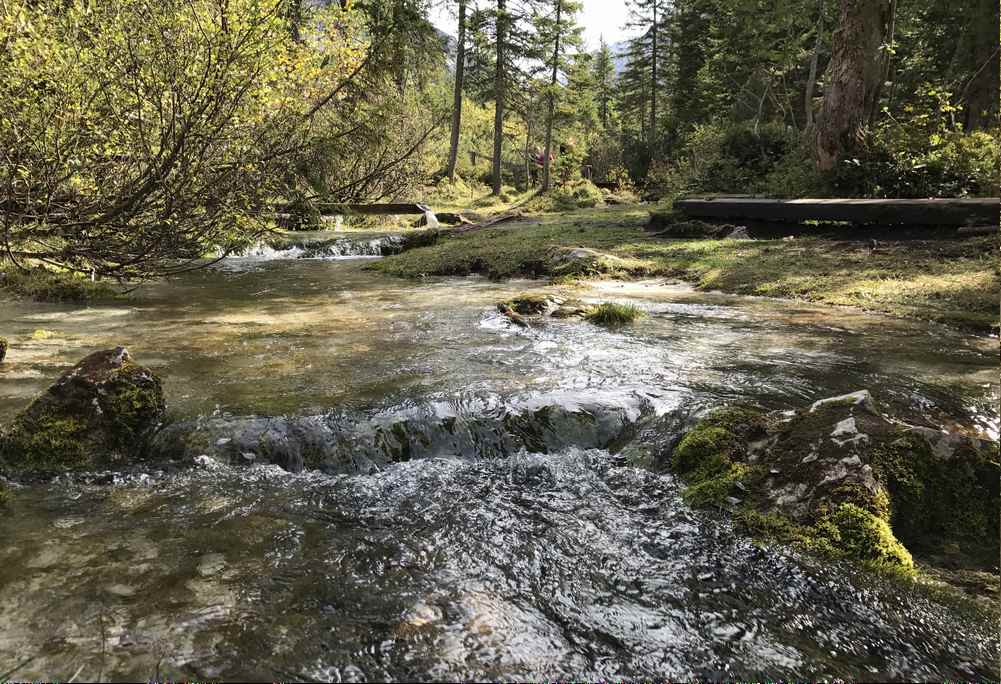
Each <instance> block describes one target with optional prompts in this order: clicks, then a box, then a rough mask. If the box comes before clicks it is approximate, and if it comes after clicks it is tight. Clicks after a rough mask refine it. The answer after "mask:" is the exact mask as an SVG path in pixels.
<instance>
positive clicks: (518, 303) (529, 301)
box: [498, 293, 556, 316]
mask: <svg viewBox="0 0 1001 684" xmlns="http://www.w3.org/2000/svg"><path fill="white" fill-rule="evenodd" d="M555 306H556V304H555V302H554V301H553V300H552V299H551V298H550V297H547V296H546V295H543V294H534V293H523V294H520V295H518V296H517V297H514V298H513V299H509V300H508V301H506V302H502V303H501V304H499V305H498V307H508V308H510V309H511V310H512V311H514V312H515V313H517V314H520V315H522V316H541V315H543V314H545V313H547V312H548V311H549V310H550V309H552V308H554V307H555Z"/></svg>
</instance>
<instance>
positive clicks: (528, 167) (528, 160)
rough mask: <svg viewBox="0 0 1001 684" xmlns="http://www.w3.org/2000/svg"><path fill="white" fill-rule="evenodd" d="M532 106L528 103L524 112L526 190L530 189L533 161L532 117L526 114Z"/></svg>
mask: <svg viewBox="0 0 1001 684" xmlns="http://www.w3.org/2000/svg"><path fill="white" fill-rule="evenodd" d="M531 106H532V103H531V102H529V103H528V107H526V110H525V188H526V189H528V188H530V187H532V164H534V163H535V161H534V160H533V159H532V116H531V114H529V113H528V108H530V107H531Z"/></svg>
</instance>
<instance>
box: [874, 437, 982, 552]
mask: <svg viewBox="0 0 1001 684" xmlns="http://www.w3.org/2000/svg"><path fill="white" fill-rule="evenodd" d="M871 458H872V467H873V472H874V473H875V475H876V477H878V478H879V480H880V481H881V482H884V483H885V484H886V487H887V489H888V490H889V492H890V496H891V499H892V505H891V514H890V518H889V519H890V520H891V521H892V524H893V528H894V530H895V531H896V532H897V534H898V535H899V536H900V538H901V539H902V540H904V542H905V543H907V544H908V545H909V546H913V547H916V548H922V549H928V550H939V549H943V548H946V547H947V546H949V545H954V546H955V545H959V546H961V547H966V548H971V549H972V550H974V551H986V552H987V553H988V554H989V555H991V556H993V557H994V560H995V561H996V556H997V550H998V536H999V532H1001V530H999V517H1001V506H999V498H1001V497H999V489H1001V484H999V482H1001V469H999V466H998V459H997V452H996V450H995V451H993V452H991V451H989V450H983V451H977V450H975V449H974V448H972V447H968V448H964V449H961V450H960V451H958V452H957V453H955V454H953V456H952V457H951V458H948V459H946V458H942V457H940V456H937V455H935V454H934V453H933V452H932V449H931V447H930V446H929V444H928V442H927V441H926V440H925V439H924V438H923V437H921V436H920V435H918V434H915V433H903V434H901V435H900V436H899V437H898V438H897V439H895V440H893V441H890V442H885V443H882V444H879V445H877V446H876V447H875V448H874V449H873V450H872V454H871Z"/></svg>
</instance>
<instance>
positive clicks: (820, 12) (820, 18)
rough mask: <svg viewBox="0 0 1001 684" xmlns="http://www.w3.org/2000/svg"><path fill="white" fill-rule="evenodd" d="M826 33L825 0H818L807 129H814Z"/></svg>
mask: <svg viewBox="0 0 1001 684" xmlns="http://www.w3.org/2000/svg"><path fill="white" fill-rule="evenodd" d="M823 35H824V0H817V38H816V40H815V41H814V43H813V57H811V58H810V75H809V77H807V79H806V94H805V95H804V96H803V107H804V110H805V112H806V130H807V131H812V130H813V91H814V88H816V87H817V66H818V65H819V63H820V46H821V45H822V44H823Z"/></svg>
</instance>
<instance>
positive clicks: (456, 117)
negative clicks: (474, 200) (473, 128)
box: [446, 0, 466, 181]
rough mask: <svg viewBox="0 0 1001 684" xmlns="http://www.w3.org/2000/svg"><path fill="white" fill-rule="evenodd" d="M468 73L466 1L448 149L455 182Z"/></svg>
mask: <svg viewBox="0 0 1001 684" xmlns="http://www.w3.org/2000/svg"><path fill="white" fill-rule="evenodd" d="M465 71H466V0H459V44H458V46H457V47H456V51H455V94H454V96H453V98H452V138H451V141H450V143H449V147H448V169H447V171H446V173H447V175H448V179H449V180H450V181H454V180H455V165H456V163H457V162H458V159H459V132H460V128H461V126H462V86H463V79H464V77H465Z"/></svg>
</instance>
